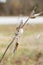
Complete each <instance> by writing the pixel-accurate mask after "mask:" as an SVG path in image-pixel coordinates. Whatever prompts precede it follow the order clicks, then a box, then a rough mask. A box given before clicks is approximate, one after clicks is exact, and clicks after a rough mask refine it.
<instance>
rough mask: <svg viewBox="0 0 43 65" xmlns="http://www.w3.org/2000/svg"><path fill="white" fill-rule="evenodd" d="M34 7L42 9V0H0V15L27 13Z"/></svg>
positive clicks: (38, 10) (37, 9)
mask: <svg viewBox="0 0 43 65" xmlns="http://www.w3.org/2000/svg"><path fill="white" fill-rule="evenodd" d="M34 7H35V8H36V12H40V11H43V0H0V16H14V15H15V16H16V15H29V13H30V12H31V11H32V10H33V9H34Z"/></svg>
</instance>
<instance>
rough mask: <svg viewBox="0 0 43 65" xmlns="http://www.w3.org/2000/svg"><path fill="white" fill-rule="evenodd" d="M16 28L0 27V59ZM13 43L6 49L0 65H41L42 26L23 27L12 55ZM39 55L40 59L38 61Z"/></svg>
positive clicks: (42, 55) (28, 25)
mask: <svg viewBox="0 0 43 65" xmlns="http://www.w3.org/2000/svg"><path fill="white" fill-rule="evenodd" d="M16 26H17V25H0V59H1V57H2V55H3V53H4V51H5V49H6V47H7V46H8V44H9V43H10V42H11V40H12V38H13V37H14V36H15V32H16ZM38 36H39V38H38ZM14 43H15V41H14V42H13V44H12V45H11V46H10V48H9V49H8V51H7V53H6V55H5V57H4V58H3V60H2V62H1V63H0V65H43V24H32V25H31V24H27V25H25V26H24V33H23V35H22V36H21V38H20V41H19V46H18V49H17V50H16V52H15V53H12V51H13V49H14V45H15V44H14ZM39 53H41V57H40V58H39V59H38V57H37V55H38V54H39ZM36 59H38V61H37V60H36Z"/></svg>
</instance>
